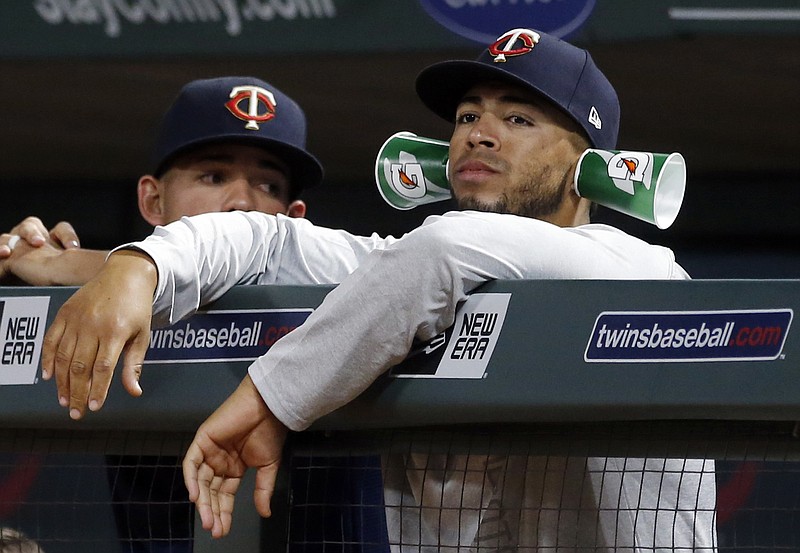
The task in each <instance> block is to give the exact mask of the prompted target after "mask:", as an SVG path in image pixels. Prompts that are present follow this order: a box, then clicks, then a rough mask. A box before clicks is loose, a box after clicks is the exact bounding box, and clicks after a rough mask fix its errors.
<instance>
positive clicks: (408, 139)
mask: <svg viewBox="0 0 800 553" xmlns="http://www.w3.org/2000/svg"><path fill="white" fill-rule="evenodd" d="M448 157H449V144H448V142H445V141H442V140H436V139H433V138H425V137H422V136H417V135H416V134H414V133H412V132H408V131H401V132H397V133H395V134H393V135H392V136H390V137H389V138H388V139H387V140H386V142H384V143H383V146H381V149H380V150H379V151H378V156H377V158H376V160H375V182H376V184H377V185H378V191H379V192H380V193H381V196H382V197H383V199H384V200H386V203H388V204H389V205H391V206H392V207H394V208H397V209H402V210H407V209H413V208H415V207H417V206H418V205H423V204H428V203H433V202H440V201H442V200H447V199H449V198H450V196H451V193H450V183H449V181H448Z"/></svg>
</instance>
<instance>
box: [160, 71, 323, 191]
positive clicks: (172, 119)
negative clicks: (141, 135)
mask: <svg viewBox="0 0 800 553" xmlns="http://www.w3.org/2000/svg"><path fill="white" fill-rule="evenodd" d="M216 142H241V143H244V144H249V145H254V146H261V147H264V148H265V149H267V150H269V151H270V152H272V153H274V154H275V155H276V156H278V157H280V158H281V160H282V161H283V162H284V163H286V165H287V166H288V167H289V172H290V175H289V179H290V181H291V182H292V185H293V186H295V187H299V189H301V188H308V187H310V186H315V185H317V184H319V183H320V182H321V181H322V175H323V171H322V165H321V164H320V162H319V161H318V160H317V158H315V157H314V156H313V155H311V154H310V153H309V152H308V151H307V150H306V116H305V113H303V110H302V109H301V108H300V106H299V105H297V102H295V101H294V100H292V99H291V98H290V97H289V96H287V95H286V94H284V93H283V92H281V91H280V90H278V89H277V88H275V87H274V86H272V85H271V84H269V83H266V82H264V81H262V80H261V79H257V78H255V77H218V78H214V79H200V80H196V81H192V82H190V83H189V84H187V85H186V86H184V87H183V88H182V89H181V91H180V93H178V96H177V97H176V98H175V100H174V101H173V103H172V105H171V106H170V108H169V110H168V111H167V113H166V114H165V115H164V118H163V119H162V122H161V129H160V131H159V133H158V136H157V139H156V145H155V149H154V151H153V158H152V167H153V174H154V175H156V176H159V175H161V174H162V173H164V171H166V170H167V169H168V168H169V165H170V163H172V161H173V160H174V159H175V157H176V156H178V155H180V154H182V153H185V152H187V151H189V150H190V149H193V148H196V147H198V146H203V145H206V144H211V143H216Z"/></svg>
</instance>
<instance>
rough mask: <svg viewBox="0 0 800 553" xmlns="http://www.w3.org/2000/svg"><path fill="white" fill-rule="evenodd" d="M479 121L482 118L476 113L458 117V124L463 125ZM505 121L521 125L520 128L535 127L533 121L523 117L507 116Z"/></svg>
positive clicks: (463, 114)
mask: <svg viewBox="0 0 800 553" xmlns="http://www.w3.org/2000/svg"><path fill="white" fill-rule="evenodd" d="M478 119H480V117H479V116H478V114H476V113H462V114H460V115H457V116H456V124H457V125H463V124H469V123H475V122H477V121H478ZM505 120H506V121H508V122H509V123H511V124H512V125H519V126H526V125H533V120H532V119H531V118H529V117H525V116H523V115H508V116H506V118H505Z"/></svg>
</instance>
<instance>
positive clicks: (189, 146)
mask: <svg viewBox="0 0 800 553" xmlns="http://www.w3.org/2000/svg"><path fill="white" fill-rule="evenodd" d="M233 142H235V143H238V144H247V145H251V146H257V147H259V148H264V149H265V150H269V151H270V152H272V153H274V154H275V155H277V156H278V157H280V158H281V160H283V161H284V162H285V163H286V165H287V166H288V167H289V178H290V180H291V182H292V186H295V187H299V189H300V190H304V189H306V188H312V187H314V186H317V185H319V184H320V183H321V182H322V178H323V175H324V171H323V169H322V164H321V163H320V162H319V160H318V159H317V158H316V157H314V156H313V155H311V154H309V153H308V152H305V151H303V150H301V149H300V148H296V147H294V146H291V145H289V144H286V143H285V142H281V141H279V140H272V139H269V138H264V137H257V136H247V135H241V134H229V135H224V134H223V135H214V136H213V137H208V138H201V139H198V140H194V141H192V142H188V143H186V144H184V145H182V146H181V147H180V148H179V149H177V150H175V151H174V152H172V153H171V154H170V155H169V156H168V157H166V158H164V159H162V160H161V161H159V162H158V163H157V165H156V167H155V170H154V172H153V174H155V175H160V174H162V173H164V171H165V170H166V169H167V168H168V166H169V165H170V164H171V163H172V162H173V161H174V160H175V158H176V157H178V156H180V155H183V154H185V153H187V152H188V151H190V150H193V149H195V148H199V147H200V146H206V145H208V144H216V143H233Z"/></svg>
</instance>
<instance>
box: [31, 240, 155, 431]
mask: <svg viewBox="0 0 800 553" xmlns="http://www.w3.org/2000/svg"><path fill="white" fill-rule="evenodd" d="M156 284H157V275H156V267H155V264H154V263H153V261H152V260H151V259H150V258H149V257H148V256H147V255H145V254H143V253H141V252H137V251H133V250H121V251H119V252H115V253H114V254H112V255H111V256H110V257H109V258H108V261H107V262H106V264H105V265H104V266H103V268H102V270H101V271H100V272H99V273H98V274H97V276H96V277H94V278H93V279H92V280H90V281H89V282H88V283H87V284H86V285H85V286H84V287H82V288H81V289H80V290H78V291H77V292H75V294H74V295H73V296H72V297H71V298H70V299H69V300H67V301H66V302H65V303H64V305H62V306H61V309H59V311H58V313H57V314H56V317H55V319H54V320H53V324H51V325H50V328H49V329H48V330H47V333H45V336H44V343H43V347H42V377H43V378H44V379H45V380H49V379H50V378H52V377H53V375H55V377H56V387H57V388H58V402H59V403H60V404H61V406H62V407H67V406H68V407H69V409H70V411H69V415H70V417H72V418H73V419H80V418H81V417H82V416H83V415H84V413H85V411H86V407H87V405H88V407H89V410H91V411H97V410H99V409H100V408H101V407H102V406H103V403H104V402H105V399H106V396H107V395H108V387H109V385H110V384H111V378H112V376H113V374H114V368H115V367H116V365H117V360H118V359H119V357H120V354H123V355H124V360H123V366H122V383H123V385H124V387H125V389H126V390H127V391H128V393H129V394H131V395H132V396H139V395H141V393H142V389H141V388H140V386H139V377H140V375H141V371H142V362H143V360H144V356H145V353H146V352H147V346H148V343H149V341H150V318H151V316H152V302H153V293H154V292H155V289H156Z"/></svg>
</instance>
